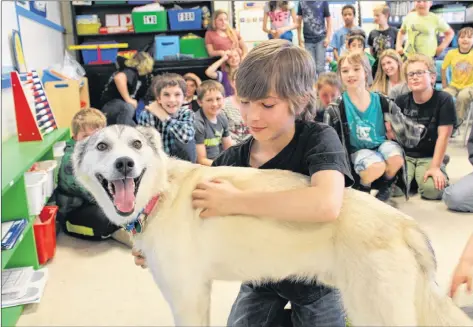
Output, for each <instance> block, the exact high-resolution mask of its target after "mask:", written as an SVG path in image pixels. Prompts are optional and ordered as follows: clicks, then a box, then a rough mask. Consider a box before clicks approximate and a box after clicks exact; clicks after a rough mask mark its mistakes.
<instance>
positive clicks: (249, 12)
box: [236, 8, 268, 42]
mask: <svg viewBox="0 0 473 327" xmlns="http://www.w3.org/2000/svg"><path fill="white" fill-rule="evenodd" d="M236 19H237V29H238V30H239V31H240V35H241V37H242V38H243V40H245V42H261V41H265V40H267V39H268V35H267V34H266V33H265V32H263V9H256V8H255V9H243V10H240V11H238V13H237V17H236Z"/></svg>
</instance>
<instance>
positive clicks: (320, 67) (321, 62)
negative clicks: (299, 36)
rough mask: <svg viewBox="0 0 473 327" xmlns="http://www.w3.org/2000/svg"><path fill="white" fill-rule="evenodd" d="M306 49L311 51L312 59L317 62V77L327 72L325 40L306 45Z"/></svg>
mask: <svg viewBox="0 0 473 327" xmlns="http://www.w3.org/2000/svg"><path fill="white" fill-rule="evenodd" d="M305 49H306V50H307V51H309V53H310V54H311V56H312V58H314V61H315V70H316V72H317V76H319V75H320V74H321V73H323V72H325V51H326V49H325V47H324V40H321V41H320V42H317V43H310V42H306V43H305Z"/></svg>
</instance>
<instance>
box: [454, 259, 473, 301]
mask: <svg viewBox="0 0 473 327" xmlns="http://www.w3.org/2000/svg"><path fill="white" fill-rule="evenodd" d="M472 268H473V267H472V266H471V264H469V263H468V262H463V261H462V262H460V263H459V264H458V266H457V268H456V269H455V273H454V274H453V278H452V285H451V286H450V297H453V295H455V292H456V291H457V288H458V286H460V285H462V284H466V285H467V289H468V292H471V291H473V276H472V272H473V271H472Z"/></svg>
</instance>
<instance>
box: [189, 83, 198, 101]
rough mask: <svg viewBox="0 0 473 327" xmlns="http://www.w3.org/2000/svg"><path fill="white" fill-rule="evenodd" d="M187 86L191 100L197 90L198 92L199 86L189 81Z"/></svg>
mask: <svg viewBox="0 0 473 327" xmlns="http://www.w3.org/2000/svg"><path fill="white" fill-rule="evenodd" d="M186 85H187V90H186V96H187V97H189V98H190V97H192V96H194V94H195V90H197V85H196V84H195V82H194V81H192V80H187V81H186Z"/></svg>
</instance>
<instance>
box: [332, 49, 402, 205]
mask: <svg viewBox="0 0 473 327" xmlns="http://www.w3.org/2000/svg"><path fill="white" fill-rule="evenodd" d="M338 65H339V67H340V69H339V72H338V75H339V76H340V79H341V81H342V83H343V85H344V87H345V89H346V91H345V92H344V93H343V94H342V97H341V98H339V99H337V101H335V102H333V103H332V104H331V105H330V106H329V107H328V108H327V110H326V111H325V116H324V122H327V123H329V124H330V125H332V126H333V127H334V128H335V130H336V131H337V132H338V134H339V136H340V138H341V140H342V143H343V144H344V145H345V147H346V149H347V153H348V154H349V157H350V159H351V162H352V164H353V169H354V171H355V172H356V174H357V175H359V185H357V186H356V187H357V188H358V189H359V190H361V191H364V192H370V191H371V187H372V183H373V182H375V181H376V182H377V185H378V193H377V194H376V198H378V199H379V200H381V201H384V202H386V201H388V200H389V198H390V196H391V186H392V184H393V183H395V182H399V183H400V186H401V187H402V189H403V190H404V192H405V193H407V188H406V173H405V165H404V151H403V149H402V147H401V146H400V145H399V144H398V143H397V142H395V141H393V139H394V138H395V135H393V134H392V130H391V127H390V125H389V124H386V121H385V117H384V113H385V112H394V104H393V102H392V101H391V100H389V99H388V98H386V97H384V96H383V95H381V94H379V93H374V92H369V91H368V90H367V83H368V77H369V76H370V68H369V66H368V63H367V62H366V60H364V59H363V57H362V55H361V54H360V53H357V52H356V53H349V54H346V55H343V56H342V57H341V58H340V60H339V61H338ZM397 110H398V111H399V112H400V110H399V108H397ZM398 175H399V176H398ZM354 176H355V177H356V175H354ZM396 177H400V178H396Z"/></svg>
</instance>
